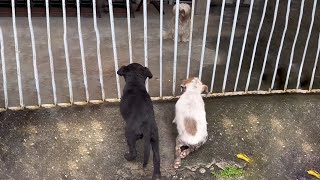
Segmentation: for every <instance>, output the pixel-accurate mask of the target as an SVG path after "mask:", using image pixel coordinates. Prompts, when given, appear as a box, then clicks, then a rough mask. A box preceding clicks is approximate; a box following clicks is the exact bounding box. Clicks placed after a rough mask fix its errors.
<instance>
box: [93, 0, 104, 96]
mask: <svg viewBox="0 0 320 180" xmlns="http://www.w3.org/2000/svg"><path fill="white" fill-rule="evenodd" d="M92 3H93V7H92V10H93V26H94V31H95V32H96V41H97V60H98V68H99V81H100V88H101V99H102V100H104V99H105V98H106V97H105V92H104V84H103V71H102V63H101V50H100V32H99V28H98V23H97V8H96V7H97V2H96V0H92Z"/></svg>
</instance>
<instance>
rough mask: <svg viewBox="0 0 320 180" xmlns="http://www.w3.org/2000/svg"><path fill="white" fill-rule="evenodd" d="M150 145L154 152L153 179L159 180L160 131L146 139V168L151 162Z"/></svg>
mask: <svg viewBox="0 0 320 180" xmlns="http://www.w3.org/2000/svg"><path fill="white" fill-rule="evenodd" d="M150 145H151V147H152V151H153V177H152V179H159V178H160V176H161V172H160V152H159V134H158V129H156V130H155V131H153V132H150V134H149V135H147V136H145V137H144V159H143V167H144V168H145V167H146V166H147V164H148V161H149V156H150Z"/></svg>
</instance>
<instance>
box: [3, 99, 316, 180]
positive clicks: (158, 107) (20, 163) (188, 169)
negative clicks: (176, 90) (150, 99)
mask: <svg viewBox="0 0 320 180" xmlns="http://www.w3.org/2000/svg"><path fill="white" fill-rule="evenodd" d="M174 103H175V102H174V101H168V102H155V103H154V109H155V115H156V121H157V123H158V126H159V129H160V147H161V149H160V152H161V170H162V175H163V179H204V180H205V179H214V177H213V176H212V175H210V172H211V171H217V170H219V168H218V166H217V164H216V163H218V164H219V163H220V164H221V163H223V162H234V163H237V164H243V162H242V161H241V160H239V159H237V158H236V154H237V153H240V152H243V153H245V154H247V155H248V156H249V157H250V158H251V159H252V160H253V163H251V164H248V165H246V166H245V168H244V169H245V173H244V176H243V177H242V178H240V179H257V180H261V179H278V180H281V179H299V180H305V179H312V177H311V176H309V175H308V174H307V172H306V171H307V170H309V169H316V170H320V166H319V164H320V156H319V154H320V133H319V132H320V123H319V116H320V114H319V108H320V96H319V95H273V96H242V97H224V98H210V99H206V100H205V103H206V112H207V120H208V131H209V140H208V142H207V143H206V144H205V145H204V146H203V147H202V148H200V149H199V150H198V151H197V152H195V153H193V154H191V155H190V156H188V157H187V159H186V160H185V161H183V163H182V168H180V169H179V170H178V171H175V170H173V169H172V163H173V158H174V157H173V151H174V142H175V137H176V129H175V127H174V125H173V124H172V123H171V122H172V119H173V117H174ZM123 128H124V123H123V120H122V118H121V117H120V113H119V107H118V104H101V105H91V106H74V107H69V108H52V109H40V110H34V111H31V110H25V111H7V112H2V113H1V114H0V177H1V179H11V180H13V179H17V180H18V179H19V180H24V179H26V180H28V179H30V180H31V179H32V180H37V179H77V180H80V179H108V180H109V179H110V180H113V179H143V180H144V179H148V178H150V176H151V174H152V161H151V159H150V161H149V162H150V163H149V165H148V167H147V169H146V170H145V171H143V170H142V144H141V142H140V143H138V147H139V150H138V152H139V154H138V158H137V160H136V161H135V162H127V161H126V160H125V159H124V158H123V154H124V153H125V152H126V150H127V147H126V143H125V139H124V131H123ZM206 166H207V167H206ZM199 168H204V169H205V170H206V172H205V173H204V174H202V173H200V172H199ZM210 169H211V170H210Z"/></svg>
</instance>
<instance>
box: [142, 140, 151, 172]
mask: <svg viewBox="0 0 320 180" xmlns="http://www.w3.org/2000/svg"><path fill="white" fill-rule="evenodd" d="M143 138H144V158H143V168H145V167H146V166H147V164H148V161H149V157H150V141H151V138H150V134H148V135H146V134H145V135H144V137H143Z"/></svg>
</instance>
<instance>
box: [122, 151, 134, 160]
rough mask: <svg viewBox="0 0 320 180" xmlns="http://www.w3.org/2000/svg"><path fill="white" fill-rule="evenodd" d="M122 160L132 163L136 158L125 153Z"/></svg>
mask: <svg viewBox="0 0 320 180" xmlns="http://www.w3.org/2000/svg"><path fill="white" fill-rule="evenodd" d="M124 158H125V159H126V160H127V161H133V160H135V159H136V156H134V155H132V154H130V153H126V154H124Z"/></svg>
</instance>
